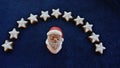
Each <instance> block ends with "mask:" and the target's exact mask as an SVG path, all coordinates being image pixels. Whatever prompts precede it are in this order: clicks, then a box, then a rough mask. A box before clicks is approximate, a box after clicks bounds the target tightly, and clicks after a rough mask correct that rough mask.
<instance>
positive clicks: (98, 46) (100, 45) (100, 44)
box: [95, 43, 106, 54]
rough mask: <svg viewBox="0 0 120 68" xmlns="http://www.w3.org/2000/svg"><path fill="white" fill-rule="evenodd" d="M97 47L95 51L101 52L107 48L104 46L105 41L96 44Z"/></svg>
mask: <svg viewBox="0 0 120 68" xmlns="http://www.w3.org/2000/svg"><path fill="white" fill-rule="evenodd" d="M95 46H96V49H95V52H99V53H101V54H103V50H105V49H106V48H105V47H104V46H103V43H99V44H95Z"/></svg>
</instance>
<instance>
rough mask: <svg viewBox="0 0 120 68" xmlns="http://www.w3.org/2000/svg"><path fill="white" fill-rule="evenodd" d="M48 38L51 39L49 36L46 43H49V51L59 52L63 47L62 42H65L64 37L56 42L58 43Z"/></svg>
mask: <svg viewBox="0 0 120 68" xmlns="http://www.w3.org/2000/svg"><path fill="white" fill-rule="evenodd" d="M48 40H49V39H48V38H47V39H46V45H47V48H48V49H49V51H50V52H51V53H53V54H56V53H58V52H59V51H60V50H61V48H62V43H63V41H64V39H63V38H62V39H61V40H60V41H59V42H56V43H52V42H50V41H48Z"/></svg>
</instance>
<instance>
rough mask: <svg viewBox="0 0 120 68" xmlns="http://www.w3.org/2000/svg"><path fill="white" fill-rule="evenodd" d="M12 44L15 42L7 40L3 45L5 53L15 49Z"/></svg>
mask: <svg viewBox="0 0 120 68" xmlns="http://www.w3.org/2000/svg"><path fill="white" fill-rule="evenodd" d="M12 44H13V42H9V41H8V40H5V43H4V44H2V45H1V46H2V47H3V48H4V51H8V50H12V49H13V47H12Z"/></svg>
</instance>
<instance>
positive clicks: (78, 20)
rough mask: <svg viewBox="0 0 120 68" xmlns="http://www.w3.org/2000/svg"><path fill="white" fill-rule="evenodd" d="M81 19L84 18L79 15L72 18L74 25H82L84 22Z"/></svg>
mask: <svg viewBox="0 0 120 68" xmlns="http://www.w3.org/2000/svg"><path fill="white" fill-rule="evenodd" d="M83 20H84V18H81V17H80V16H77V18H75V19H74V21H75V23H76V26H77V25H79V24H81V25H83V24H84V23H83Z"/></svg>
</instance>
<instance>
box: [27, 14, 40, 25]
mask: <svg viewBox="0 0 120 68" xmlns="http://www.w3.org/2000/svg"><path fill="white" fill-rule="evenodd" d="M37 17H38V15H33V14H32V13H31V14H30V17H28V18H27V19H28V20H30V23H31V24H34V23H36V22H38V19H37Z"/></svg>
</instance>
